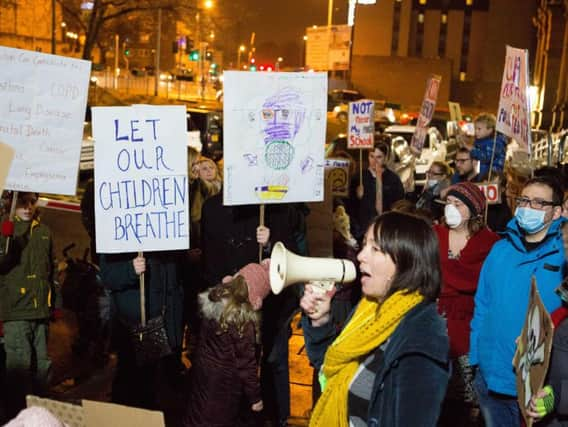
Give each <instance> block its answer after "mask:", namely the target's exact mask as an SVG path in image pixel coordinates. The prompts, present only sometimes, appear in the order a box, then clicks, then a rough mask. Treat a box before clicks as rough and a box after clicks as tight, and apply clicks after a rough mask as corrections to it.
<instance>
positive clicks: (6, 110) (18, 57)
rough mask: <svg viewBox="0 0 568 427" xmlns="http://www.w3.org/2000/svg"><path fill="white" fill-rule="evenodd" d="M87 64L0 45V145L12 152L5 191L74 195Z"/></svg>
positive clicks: (85, 90) (86, 62)
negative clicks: (9, 147)
mask: <svg viewBox="0 0 568 427" xmlns="http://www.w3.org/2000/svg"><path fill="white" fill-rule="evenodd" d="M90 71H91V63H90V62H89V61H83V60H80V59H73V58H68V57H63V56H56V55H47V54H45V53H39V52H32V51H27V50H21V49H13V48H9V47H4V46H0V111H1V112H2V114H0V140H2V141H3V142H5V143H6V144H8V145H10V146H11V147H12V148H13V149H14V150H15V156H14V160H13V162H12V167H11V168H10V172H9V173H8V178H7V179H6V188H7V189H9V190H16V191H36V192H46V193H56V194H68V195H74V194H75V191H76V186H77V173H78V168H79V157H80V152H81V141H82V140H83V121H84V120H85V106H86V105H87V94H88V88H89V87H88V85H89V75H90Z"/></svg>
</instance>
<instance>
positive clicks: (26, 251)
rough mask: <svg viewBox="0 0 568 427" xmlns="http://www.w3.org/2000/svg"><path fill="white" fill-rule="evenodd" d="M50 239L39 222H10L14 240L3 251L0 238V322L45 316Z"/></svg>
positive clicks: (48, 297)
mask: <svg viewBox="0 0 568 427" xmlns="http://www.w3.org/2000/svg"><path fill="white" fill-rule="evenodd" d="M52 273H53V263H52V239H51V232H50V231H49V228H48V227H47V226H45V225H43V224H41V223H40V221H39V219H34V220H33V221H22V220H20V219H19V218H18V217H16V218H15V219H14V237H13V238H11V239H10V247H9V248H8V252H6V238H5V237H3V236H2V237H0V320H3V321H10V320H35V319H45V318H48V317H49V307H50V304H51V285H52Z"/></svg>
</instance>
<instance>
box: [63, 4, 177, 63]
mask: <svg viewBox="0 0 568 427" xmlns="http://www.w3.org/2000/svg"><path fill="white" fill-rule="evenodd" d="M57 2H58V3H59V4H60V5H61V7H62V9H63V11H64V13H65V14H67V15H68V16H71V17H73V18H74V20H73V21H74V22H75V23H76V24H77V26H79V27H80V28H81V30H82V31H83V32H84V33H85V44H84V46H83V54H82V57H83V59H88V60H90V59H91V56H92V50H93V48H94V46H95V45H96V44H97V43H99V46H100V47H101V48H104V46H101V45H100V43H101V42H100V40H99V36H100V34H101V33H102V31H103V29H104V27H105V26H106V25H108V23H109V22H112V21H113V20H114V21H116V20H119V19H120V18H122V17H125V16H127V15H129V14H133V13H135V12H143V11H151V10H157V9H159V8H162V9H164V10H170V11H175V10H177V9H179V8H180V7H181V6H182V3H186V4H187V1H186V2H184V1H183V0H93V1H92V2H85V1H82V0H57ZM85 3H89V4H90V8H89V10H83V9H82V8H81V6H82V5H84V4H85Z"/></svg>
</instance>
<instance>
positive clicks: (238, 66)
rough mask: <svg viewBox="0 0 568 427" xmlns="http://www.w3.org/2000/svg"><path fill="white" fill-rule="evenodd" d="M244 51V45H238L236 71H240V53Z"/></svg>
mask: <svg viewBox="0 0 568 427" xmlns="http://www.w3.org/2000/svg"><path fill="white" fill-rule="evenodd" d="M245 50H246V47H245V45H243V44H242V45H240V46H239V50H238V51H237V70H240V69H241V53H243V52H244V51H245Z"/></svg>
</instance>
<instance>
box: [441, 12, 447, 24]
mask: <svg viewBox="0 0 568 427" xmlns="http://www.w3.org/2000/svg"><path fill="white" fill-rule="evenodd" d="M447 23H448V15H446V14H445V13H442V24H447Z"/></svg>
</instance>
